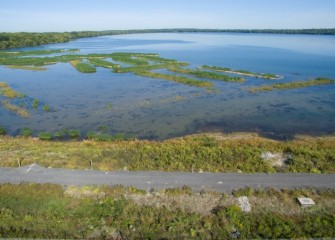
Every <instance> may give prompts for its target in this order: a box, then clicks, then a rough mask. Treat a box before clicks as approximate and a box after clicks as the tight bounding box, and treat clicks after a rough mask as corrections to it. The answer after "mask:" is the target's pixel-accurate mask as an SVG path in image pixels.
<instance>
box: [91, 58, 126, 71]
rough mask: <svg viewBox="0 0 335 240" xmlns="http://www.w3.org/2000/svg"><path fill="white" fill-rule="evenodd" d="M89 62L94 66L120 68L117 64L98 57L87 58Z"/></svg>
mask: <svg viewBox="0 0 335 240" xmlns="http://www.w3.org/2000/svg"><path fill="white" fill-rule="evenodd" d="M89 62H90V63H91V64H93V65H94V66H95V67H104V68H110V69H118V68H120V65H119V64H116V63H112V62H109V61H106V60H103V59H100V58H89Z"/></svg>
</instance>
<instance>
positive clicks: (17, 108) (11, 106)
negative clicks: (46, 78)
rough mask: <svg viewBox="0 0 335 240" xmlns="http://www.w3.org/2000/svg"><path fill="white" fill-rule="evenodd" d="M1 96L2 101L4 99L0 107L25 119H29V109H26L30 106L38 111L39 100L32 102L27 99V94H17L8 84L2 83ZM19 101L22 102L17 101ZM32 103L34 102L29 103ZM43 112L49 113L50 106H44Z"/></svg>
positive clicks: (0, 87) (0, 86)
mask: <svg viewBox="0 0 335 240" xmlns="http://www.w3.org/2000/svg"><path fill="white" fill-rule="evenodd" d="M0 96H3V97H2V99H3V98H4V99H3V100H2V101H1V103H0V106H1V105H2V106H3V107H4V108H5V109H7V110H8V111H10V112H13V113H15V114H17V115H18V116H20V117H23V118H28V117H29V115H30V114H29V111H28V109H27V108H26V107H27V106H28V105H31V107H32V108H34V109H35V110H36V109H37V108H38V105H39V102H40V101H39V100H38V99H34V100H32V99H29V98H27V96H26V95H25V94H22V93H18V92H16V91H15V90H13V89H12V88H11V87H10V86H9V85H8V84H7V83H6V82H0ZM13 99H14V100H13ZM18 99H21V100H19V101H17V100H18ZM12 100H13V101H12ZM30 101H32V102H31V103H29V102H30ZM43 110H44V111H46V112H49V111H50V107H49V106H48V105H44V106H43Z"/></svg>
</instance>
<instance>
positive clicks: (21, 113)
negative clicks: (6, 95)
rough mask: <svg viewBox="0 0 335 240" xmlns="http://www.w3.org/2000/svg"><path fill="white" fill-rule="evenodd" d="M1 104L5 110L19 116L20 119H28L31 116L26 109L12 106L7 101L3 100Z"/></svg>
mask: <svg viewBox="0 0 335 240" xmlns="http://www.w3.org/2000/svg"><path fill="white" fill-rule="evenodd" d="M0 103H1V105H2V106H3V107H4V108H5V109H7V110H8V111H10V112H12V113H15V114H17V115H19V116H20V117H23V118H28V117H29V115H30V114H29V112H28V111H27V109H26V108H24V107H20V106H16V105H14V104H11V103H10V102H9V101H7V100H2V101H1V102H0Z"/></svg>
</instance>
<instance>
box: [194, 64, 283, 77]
mask: <svg viewBox="0 0 335 240" xmlns="http://www.w3.org/2000/svg"><path fill="white" fill-rule="evenodd" d="M199 69H206V70H212V71H216V72H226V73H233V74H238V75H244V76H249V77H256V78H264V79H272V80H274V79H280V78H282V77H281V76H278V75H275V74H273V73H254V72H250V71H247V70H233V69H230V68H227V67H218V66H208V65H203V66H201V67H199Z"/></svg>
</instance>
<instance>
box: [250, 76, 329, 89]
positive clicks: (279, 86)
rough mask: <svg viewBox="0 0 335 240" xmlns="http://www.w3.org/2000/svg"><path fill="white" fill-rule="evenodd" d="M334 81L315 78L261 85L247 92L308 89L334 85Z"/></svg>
mask: <svg viewBox="0 0 335 240" xmlns="http://www.w3.org/2000/svg"><path fill="white" fill-rule="evenodd" d="M334 83H335V81H334V80H332V79H328V78H316V79H311V80H307V81H294V82H289V83H275V84H271V85H263V86H260V87H252V88H249V90H248V91H249V92H251V93H256V92H268V91H274V90H285V89H295V88H303V87H310V86H319V85H328V84H334Z"/></svg>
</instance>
